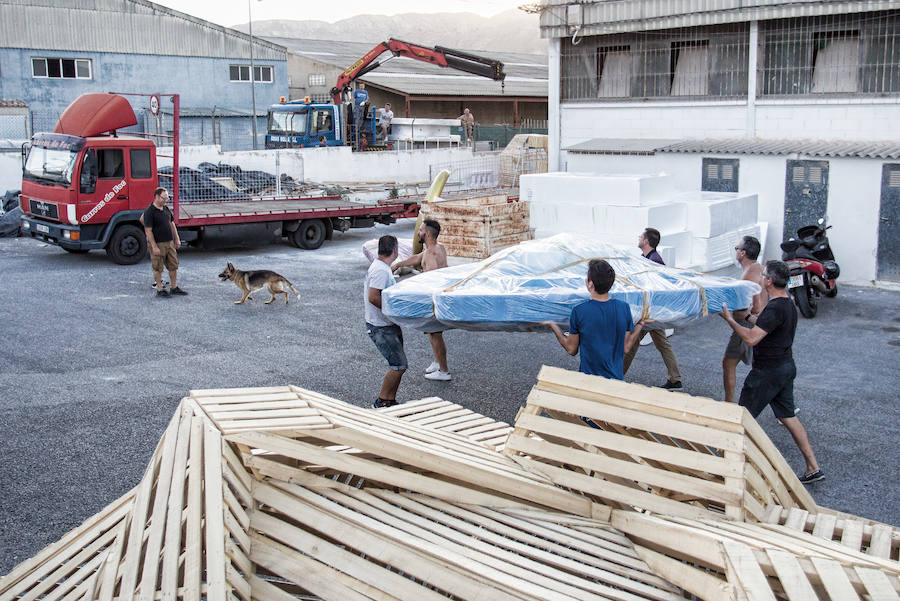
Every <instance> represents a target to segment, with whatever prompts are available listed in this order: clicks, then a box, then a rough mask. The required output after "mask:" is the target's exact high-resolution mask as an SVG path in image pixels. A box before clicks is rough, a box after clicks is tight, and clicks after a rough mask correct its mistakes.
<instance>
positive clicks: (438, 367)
mask: <svg viewBox="0 0 900 601" xmlns="http://www.w3.org/2000/svg"><path fill="white" fill-rule="evenodd" d="M440 233H441V224H440V223H438V222H437V221H435V220H434V219H426V220H425V221H423V222H422V227H420V228H419V242H421V243H422V244H424V245H425V250H423V251H422V252H420V253H419V254H417V255H413V256H411V257H410V258H408V259H406V260H404V261H400V262H399V263H394V266H393V269H394V272H395V273H396V272H397V270H399V269H400V268H401V267H417V268H419V269H421V270H422V271H431V270H432V269H440V268H442V267H446V266H447V249H445V248H444V245H443V244H441V243H440V242H438V241H437V238H438V235H439V234H440ZM427 334H428V339H429V340H430V341H431V350H432V352H433V353H434V361H432V362H431V365H429V366H428V368H427V369H426V370H425V378H427V379H429V380H439V381H442V382H446V381H448V380H450V379H451V378H452V376H451V375H450V369H449V368H448V367H447V345H446V344H444V335H443V333H442V332H440V331H438V332H427Z"/></svg>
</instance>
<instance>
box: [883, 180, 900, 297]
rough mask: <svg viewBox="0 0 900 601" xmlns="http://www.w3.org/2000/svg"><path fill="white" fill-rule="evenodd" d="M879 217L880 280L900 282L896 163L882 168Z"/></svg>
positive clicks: (899, 198)
mask: <svg viewBox="0 0 900 601" xmlns="http://www.w3.org/2000/svg"><path fill="white" fill-rule="evenodd" d="M878 217H879V219H878V279H879V280H893V281H895V282H896V281H900V165H898V164H896V163H895V164H886V165H885V166H884V167H883V168H882V172H881V210H880V212H879V215H878Z"/></svg>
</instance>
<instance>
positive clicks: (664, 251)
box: [656, 244, 678, 265]
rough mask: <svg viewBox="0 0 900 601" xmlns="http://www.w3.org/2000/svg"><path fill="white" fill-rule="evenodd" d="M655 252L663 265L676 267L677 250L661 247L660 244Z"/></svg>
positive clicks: (671, 247) (670, 247) (672, 247)
mask: <svg viewBox="0 0 900 601" xmlns="http://www.w3.org/2000/svg"><path fill="white" fill-rule="evenodd" d="M656 252H658V253H659V256H660V257H662V260H663V263H665V264H666V265H677V263H676V261H677V258H678V249H677V248H675V247H674V246H663V245H662V244H660V245H659V246H657V247H656Z"/></svg>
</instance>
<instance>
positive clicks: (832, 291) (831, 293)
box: [825, 282, 837, 298]
mask: <svg viewBox="0 0 900 601" xmlns="http://www.w3.org/2000/svg"><path fill="white" fill-rule="evenodd" d="M825 296H827V297H828V298H834V297H835V296H837V282H835V284H834V286H832V287H831V288H830V289H829V290H828V292H826V293H825Z"/></svg>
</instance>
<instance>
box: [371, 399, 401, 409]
mask: <svg viewBox="0 0 900 601" xmlns="http://www.w3.org/2000/svg"><path fill="white" fill-rule="evenodd" d="M396 404H397V401H386V400H384V399H382V398H379V399H378V400H376V401H375V402H374V403H372V408H373V409H381V408H383V407H393V406H394V405H396Z"/></svg>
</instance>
